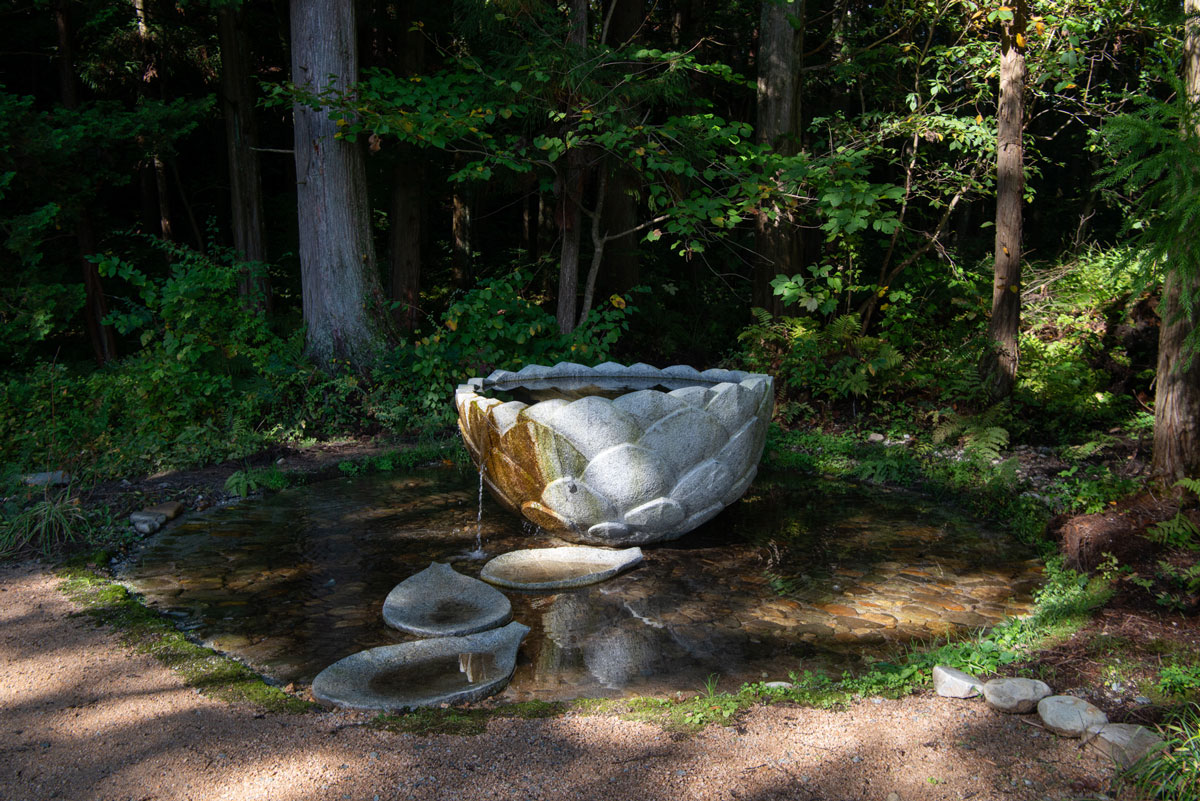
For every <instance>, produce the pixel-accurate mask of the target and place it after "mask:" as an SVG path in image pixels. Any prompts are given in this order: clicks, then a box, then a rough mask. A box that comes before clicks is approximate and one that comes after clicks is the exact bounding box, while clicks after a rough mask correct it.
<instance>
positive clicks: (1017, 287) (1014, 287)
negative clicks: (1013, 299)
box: [1008, 284, 1021, 292]
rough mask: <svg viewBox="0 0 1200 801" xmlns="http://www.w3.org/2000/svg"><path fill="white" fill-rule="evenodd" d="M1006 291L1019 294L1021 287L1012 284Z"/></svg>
mask: <svg viewBox="0 0 1200 801" xmlns="http://www.w3.org/2000/svg"><path fill="white" fill-rule="evenodd" d="M1008 291H1009V292H1020V291H1021V287H1019V286H1017V285H1016V284H1013V285H1012V286H1010V287H1009V288H1008Z"/></svg>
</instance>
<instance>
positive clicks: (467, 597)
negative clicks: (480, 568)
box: [383, 562, 512, 637]
mask: <svg viewBox="0 0 1200 801" xmlns="http://www.w3.org/2000/svg"><path fill="white" fill-rule="evenodd" d="M383 619H384V621H386V622H387V624H388V625H389V626H391V627H392V628H397V629H400V630H401V631H407V632H409V633H410V634H416V635H418V636H420V637H456V636H462V635H464V634H474V633H475V632H477V631H487V630H488V629H494V628H496V627H497V626H502V625H504V624H505V623H507V622H508V621H509V620H511V619H512V604H510V603H509V601H508V598H506V597H505V596H504V593H502V592H498V591H497V590H496V589H494V588H492V587H489V586H488V585H487V584H484V583H483V582H482V581H480V580H479V579H474V578H471V577H470V576H464V575H462V574H461V573H458V572H456V571H455V570H454V568H452V567H450V565H446V564H442V563H440V562H433V563H432V564H430V565H429V567H427V568H425V569H424V570H422V571H421V572H420V573H417V574H416V575H413V576H409V577H408V578H406V579H405V580H404V581H402V582H400V583H399V584H397V585H396V586H395V587H393V588H392V591H391V592H390V593H388V596H387V599H386V600H385V601H384V602H383Z"/></svg>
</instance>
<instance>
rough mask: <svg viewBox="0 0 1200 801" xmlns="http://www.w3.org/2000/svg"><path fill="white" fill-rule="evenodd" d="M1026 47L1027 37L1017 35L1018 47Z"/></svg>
mask: <svg viewBox="0 0 1200 801" xmlns="http://www.w3.org/2000/svg"><path fill="white" fill-rule="evenodd" d="M1024 46H1025V35H1024V34H1020V33H1018V34H1017V47H1024Z"/></svg>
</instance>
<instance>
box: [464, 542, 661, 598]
mask: <svg viewBox="0 0 1200 801" xmlns="http://www.w3.org/2000/svg"><path fill="white" fill-rule="evenodd" d="M641 561H642V549H641V548H625V549H624V550H620V551H614V550H611V549H608V548H592V547H589V546H586V545H573V546H568V547H564V548H531V549H528V550H521V551H510V552H508V553H506V554H501V555H500V556H497V557H496V558H495V559H492V560H491V561H490V562H488V563H487V564H486V565H484V566H483V570H481V571H480V573H479V577H480V578H482V579H483V580H484V581H487V582H490V583H492V584H496V585H498V586H501V587H508V588H510V589H514V590H563V589H570V588H572V587H583V586H585V585H588V584H595V583H597V582H599V581H604V580H605V579H609V578H612V577H613V576H615V575H617V574H618V573H620V572H622V571H625V570H628V569H629V568H631V567H633V566H634V565H636V564H638V563H640V562H641Z"/></svg>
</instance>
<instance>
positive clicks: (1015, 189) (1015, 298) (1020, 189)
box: [980, 0, 1028, 400]
mask: <svg viewBox="0 0 1200 801" xmlns="http://www.w3.org/2000/svg"><path fill="white" fill-rule="evenodd" d="M1005 9H1006V11H1005V12H1004V15H1003V16H1002V17H1001V25H1000V28H1001V33H1000V103H999V109H998V114H997V121H996V140H997V141H996V250H995V259H994V267H993V271H994V273H993V275H994V278H993V281H992V319H991V323H990V324H989V325H988V341H989V343H990V344H991V348H990V349H989V350H988V351H987V352H986V353H985V354H984V356H983V359H982V362H981V365H980V372H981V374H982V375H983V376H984V379H985V381H986V382H987V383H988V388H989V391H990V392H991V395H992V398H993V399H995V400H1001V399H1003V398H1007V397H1008V396H1009V395H1010V394H1012V390H1013V385H1014V384H1015V383H1016V380H1017V362H1018V360H1019V357H1020V349H1019V347H1018V342H1017V338H1018V335H1019V333H1020V325H1021V211H1022V209H1021V204H1022V202H1023V201H1022V195H1023V194H1024V192H1025V156H1024V149H1023V145H1022V141H1021V137H1022V134H1023V133H1024V130H1025V77H1026V70H1025V26H1026V21H1027V19H1028V12H1027V8H1026V3H1025V0H1017V2H1016V3H1015V4H1014V5H1012V6H1005ZM1005 17H1008V19H1005Z"/></svg>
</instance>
